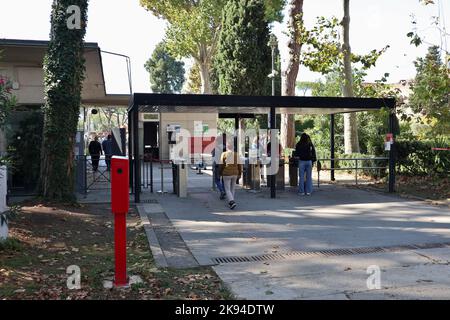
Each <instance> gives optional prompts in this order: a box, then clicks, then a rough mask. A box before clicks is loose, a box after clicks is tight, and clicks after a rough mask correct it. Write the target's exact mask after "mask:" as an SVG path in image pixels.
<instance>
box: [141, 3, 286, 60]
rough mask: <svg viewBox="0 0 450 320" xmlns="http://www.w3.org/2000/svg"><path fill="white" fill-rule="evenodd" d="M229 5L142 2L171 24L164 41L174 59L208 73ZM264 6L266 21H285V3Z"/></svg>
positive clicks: (145, 6)
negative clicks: (190, 60) (186, 60)
mask: <svg viewBox="0 0 450 320" xmlns="http://www.w3.org/2000/svg"><path fill="white" fill-rule="evenodd" d="M233 1H234V0H233ZM228 2H230V1H226V0H199V1H190V0H163V1H161V0H140V4H141V6H142V7H144V8H146V9H147V10H148V11H150V12H152V13H153V14H154V15H156V16H157V17H159V18H162V19H165V20H166V21H167V22H168V23H169V25H168V27H167V29H166V37H165V38H166V42H167V49H168V50H169V52H170V53H171V54H172V55H173V56H174V57H192V58H194V59H195V60H196V62H198V63H201V64H202V66H203V67H206V68H208V69H209V68H211V62H212V59H213V57H214V55H215V52H216V48H217V42H218V37H219V33H220V30H221V15H222V10H223V8H224V6H225V5H226V4H227V3H228ZM265 3H266V6H265V8H266V11H265V17H266V19H267V20H268V21H282V9H283V7H284V4H285V0H265Z"/></svg>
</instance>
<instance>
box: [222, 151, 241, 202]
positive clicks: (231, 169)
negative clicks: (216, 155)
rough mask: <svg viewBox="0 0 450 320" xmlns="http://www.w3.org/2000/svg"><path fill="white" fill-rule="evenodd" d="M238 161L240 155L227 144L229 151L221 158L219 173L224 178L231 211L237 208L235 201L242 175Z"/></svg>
mask: <svg viewBox="0 0 450 320" xmlns="http://www.w3.org/2000/svg"><path fill="white" fill-rule="evenodd" d="M238 160H239V159H238V154H237V153H236V152H234V151H233V147H232V146H231V144H230V143H227V150H226V151H224V152H223V153H222V155H221V157H220V164H219V173H220V176H221V177H223V184H224V187H225V193H226V195H227V199H228V206H229V207H230V209H231V210H233V209H234V208H236V202H235V200H234V195H235V188H236V182H237V180H238V179H239V177H240V176H241V174H242V164H239V162H238Z"/></svg>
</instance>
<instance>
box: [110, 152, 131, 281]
mask: <svg viewBox="0 0 450 320" xmlns="http://www.w3.org/2000/svg"><path fill="white" fill-rule="evenodd" d="M128 185H129V164H128V158H127V157H118V156H113V157H112V159H111V209H112V213H113V214H114V246H115V248H114V252H115V267H116V272H115V276H114V286H115V287H126V286H128V281H129V279H128V277H127V213H128V211H129V207H130V198H129V195H128V193H129V189H128Z"/></svg>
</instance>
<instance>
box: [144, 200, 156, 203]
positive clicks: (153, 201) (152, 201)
mask: <svg viewBox="0 0 450 320" xmlns="http://www.w3.org/2000/svg"><path fill="white" fill-rule="evenodd" d="M141 203H159V202H158V200H156V199H147V200H141Z"/></svg>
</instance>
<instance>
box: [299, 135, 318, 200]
mask: <svg viewBox="0 0 450 320" xmlns="http://www.w3.org/2000/svg"><path fill="white" fill-rule="evenodd" d="M294 156H295V159H296V160H298V175H299V183H298V193H299V195H301V196H303V195H305V194H306V195H307V196H310V195H311V193H312V190H313V183H312V167H313V164H314V162H315V161H316V160H317V158H316V150H315V148H314V145H313V144H312V141H311V138H310V137H309V136H308V135H307V134H306V133H303V134H302V135H301V136H300V141H299V142H298V143H297V145H296V146H295V153H294ZM305 175H306V179H305Z"/></svg>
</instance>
